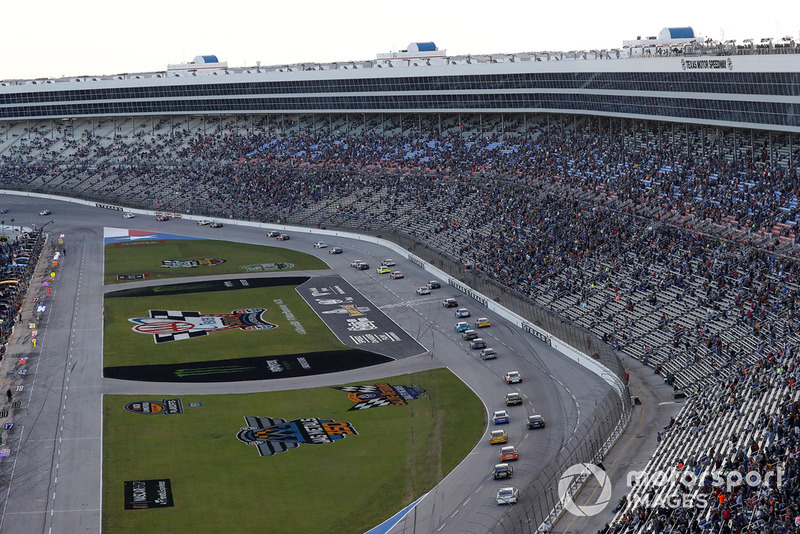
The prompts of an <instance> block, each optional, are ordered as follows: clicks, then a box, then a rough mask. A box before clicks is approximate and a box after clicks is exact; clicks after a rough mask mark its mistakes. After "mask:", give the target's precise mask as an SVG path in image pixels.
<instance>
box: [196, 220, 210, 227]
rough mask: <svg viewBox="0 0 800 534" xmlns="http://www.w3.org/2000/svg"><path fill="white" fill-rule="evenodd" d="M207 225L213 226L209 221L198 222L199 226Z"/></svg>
mask: <svg viewBox="0 0 800 534" xmlns="http://www.w3.org/2000/svg"><path fill="white" fill-rule="evenodd" d="M207 224H211V221H209V220H208V219H203V220H202V221H197V226H205V225H207Z"/></svg>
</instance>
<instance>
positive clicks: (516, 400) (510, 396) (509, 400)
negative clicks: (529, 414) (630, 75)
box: [506, 391, 522, 406]
mask: <svg viewBox="0 0 800 534" xmlns="http://www.w3.org/2000/svg"><path fill="white" fill-rule="evenodd" d="M517 404H522V395H520V394H519V393H517V392H516V391H512V392H511V393H506V406H516V405H517Z"/></svg>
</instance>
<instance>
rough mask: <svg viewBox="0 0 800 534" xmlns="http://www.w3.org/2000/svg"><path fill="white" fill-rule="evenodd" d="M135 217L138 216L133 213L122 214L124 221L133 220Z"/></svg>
mask: <svg viewBox="0 0 800 534" xmlns="http://www.w3.org/2000/svg"><path fill="white" fill-rule="evenodd" d="M134 217H136V214H134V213H131V212H129V211H127V212H125V213H123V214H122V218H123V219H133V218H134Z"/></svg>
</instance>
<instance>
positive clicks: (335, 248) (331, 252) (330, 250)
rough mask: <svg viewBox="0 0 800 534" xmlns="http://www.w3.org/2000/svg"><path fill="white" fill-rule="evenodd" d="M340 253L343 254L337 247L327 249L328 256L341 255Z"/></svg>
mask: <svg viewBox="0 0 800 534" xmlns="http://www.w3.org/2000/svg"><path fill="white" fill-rule="evenodd" d="M342 252H344V250H342V249H340V248H339V247H331V248H329V249H328V254H341V253H342Z"/></svg>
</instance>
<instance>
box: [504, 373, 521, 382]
mask: <svg viewBox="0 0 800 534" xmlns="http://www.w3.org/2000/svg"><path fill="white" fill-rule="evenodd" d="M520 382H522V375H520V374H519V371H509V372H507V373H506V384H518V383H520Z"/></svg>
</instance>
